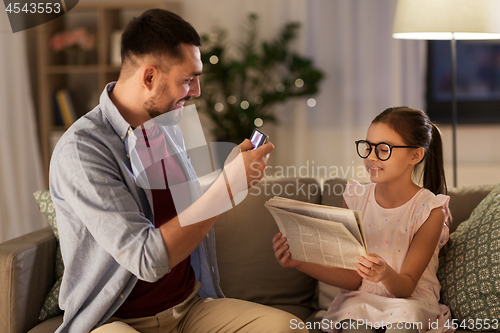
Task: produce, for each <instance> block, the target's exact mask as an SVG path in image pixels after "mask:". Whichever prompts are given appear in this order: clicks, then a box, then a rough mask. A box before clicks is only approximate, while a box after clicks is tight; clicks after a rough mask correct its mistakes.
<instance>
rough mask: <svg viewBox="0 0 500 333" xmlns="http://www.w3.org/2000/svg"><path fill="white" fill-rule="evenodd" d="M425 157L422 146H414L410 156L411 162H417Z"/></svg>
mask: <svg viewBox="0 0 500 333" xmlns="http://www.w3.org/2000/svg"><path fill="white" fill-rule="evenodd" d="M424 157H425V150H424V148H422V147H420V148H416V149H415V150H414V151H413V154H412V156H411V164H415V165H416V164H418V163H420V162H421V161H422V160H423V159H424Z"/></svg>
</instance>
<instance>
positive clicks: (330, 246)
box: [265, 198, 366, 269]
mask: <svg viewBox="0 0 500 333" xmlns="http://www.w3.org/2000/svg"><path fill="white" fill-rule="evenodd" d="M296 203H297V204H296ZM302 204H305V205H302ZM265 206H266V207H267V209H269V211H270V212H271V214H272V215H273V217H274V219H275V220H276V224H277V225H278V227H279V229H280V231H281V233H282V234H283V236H284V237H286V238H287V244H288V245H289V247H290V248H289V252H290V254H291V258H292V259H294V260H299V261H304V262H311V263H316V264H322V265H328V266H335V267H339V268H346V269H356V263H357V262H358V256H360V255H366V247H365V246H364V244H365V242H364V232H363V231H362V229H361V230H360V229H359V228H358V227H357V225H358V222H360V221H357V219H358V218H359V214H358V217H357V218H356V213H355V212H354V211H349V210H347V209H338V208H335V207H328V206H320V205H312V204H307V203H303V202H300V201H296V200H290V199H284V198H273V199H271V200H270V201H268V202H267V203H266V204H265ZM276 206H278V207H276ZM308 206H319V207H308ZM325 208H326V209H325ZM331 208H333V209H331ZM292 210H293V211H292ZM358 213H359V212H358ZM346 224H347V226H346ZM348 227H349V228H348ZM349 229H351V230H354V234H356V235H357V236H358V237H355V236H354V235H353V232H351V230H349Z"/></svg>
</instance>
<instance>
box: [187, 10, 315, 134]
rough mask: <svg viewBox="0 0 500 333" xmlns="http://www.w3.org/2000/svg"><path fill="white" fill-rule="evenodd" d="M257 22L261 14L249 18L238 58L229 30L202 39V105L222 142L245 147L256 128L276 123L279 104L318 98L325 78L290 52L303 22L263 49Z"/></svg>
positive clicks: (289, 27)
mask: <svg viewBox="0 0 500 333" xmlns="http://www.w3.org/2000/svg"><path fill="white" fill-rule="evenodd" d="M257 21H258V17H257V15H256V14H250V15H248V20H247V25H246V33H245V34H246V36H245V37H244V39H243V42H242V43H241V45H239V48H238V49H237V50H236V54H235V56H231V54H230V53H231V51H232V50H230V49H229V45H228V43H227V41H226V37H227V32H226V30H223V29H218V30H216V31H215V32H214V33H212V34H210V35H207V34H205V35H202V40H203V48H202V62H203V65H204V74H203V76H202V81H203V83H202V88H203V91H202V94H201V96H200V98H199V100H198V102H197V105H198V107H199V108H200V109H201V111H202V112H204V113H206V114H207V115H208V116H209V118H210V119H211V120H212V122H213V129H212V134H213V135H214V136H215V138H216V139H217V141H228V142H235V143H240V142H241V141H243V140H244V139H245V138H248V137H249V135H250V134H251V133H252V130H253V129H254V128H255V127H260V126H262V124H263V123H264V122H271V123H276V122H277V118H276V116H275V106H276V105H277V104H278V103H283V102H285V101H287V100H289V99H290V98H293V97H299V96H313V95H314V94H316V93H317V92H318V85H319V82H320V81H321V80H322V78H323V76H324V75H323V73H322V72H321V71H320V70H319V69H317V68H315V67H314V65H313V62H312V60H310V59H307V58H305V57H302V56H301V55H299V54H297V53H296V52H293V51H291V50H290V44H291V43H292V41H293V40H294V39H295V38H296V36H297V30H298V29H299V27H300V25H299V24H298V23H288V24H285V26H284V27H283V28H282V30H281V31H280V33H279V34H278V35H277V37H275V38H274V39H272V40H270V41H264V42H261V43H260V45H257ZM233 53H234V52H233Z"/></svg>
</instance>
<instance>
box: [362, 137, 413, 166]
mask: <svg viewBox="0 0 500 333" xmlns="http://www.w3.org/2000/svg"><path fill="white" fill-rule="evenodd" d="M362 142H363V143H364V142H366V143H367V144H368V145H369V147H370V152H369V153H368V155H366V157H363V156H361V155H360V154H359V149H358V146H359V144H360V143H362ZM354 143H355V144H356V153H358V156H359V157H361V158H363V159H365V158H368V157H369V156H370V154H371V153H372V151H373V148H372V146H373V147H375V155H376V156H377V158H378V159H379V160H381V161H383V162H385V161H387V160H388V159H389V158H391V156H392V149H393V148H420V147H418V146H393V145H390V144H388V143H386V142H379V143H371V142H370V141H367V140H357V141H355V142H354ZM379 145H386V146H388V147H389V148H390V151H389V156H388V157H387V158H386V159H381V158H380V156H378V150H377V147H378V146H379Z"/></svg>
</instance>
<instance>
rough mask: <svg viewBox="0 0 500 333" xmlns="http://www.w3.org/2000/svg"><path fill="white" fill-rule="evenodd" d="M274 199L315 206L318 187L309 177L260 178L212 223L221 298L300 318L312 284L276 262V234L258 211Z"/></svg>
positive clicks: (271, 221) (312, 293) (269, 220)
mask: <svg viewBox="0 0 500 333" xmlns="http://www.w3.org/2000/svg"><path fill="white" fill-rule="evenodd" d="M274 196H282V197H287V198H291V199H296V200H301V201H306V202H312V203H319V202H320V197H321V193H320V185H319V184H318V182H317V181H316V180H314V179H279V180H262V181H261V182H260V183H259V184H258V185H257V186H255V187H254V188H252V189H251V190H250V191H249V194H248V196H247V197H246V198H245V200H244V201H243V202H242V203H240V204H239V205H238V206H236V207H235V208H233V209H231V210H229V211H227V212H225V213H224V214H222V215H221V216H220V217H219V219H218V220H217V222H216V223H215V235H216V241H217V242H216V244H217V260H218V265H219V272H220V277H221V282H220V284H221V288H222V291H223V292H224V293H225V295H226V296H227V297H231V298H238V299H244V300H248V301H253V302H257V303H261V304H265V305H270V306H275V307H278V308H282V309H286V310H287V311H289V312H291V313H293V314H294V315H296V316H297V317H299V318H301V319H304V318H306V317H307V316H309V315H310V313H311V310H312V302H313V299H314V296H315V293H316V287H317V281H316V280H315V279H313V278H311V277H310V276H308V275H306V274H304V273H301V272H299V271H297V270H295V269H292V268H283V267H281V266H280V265H279V263H278V262H277V261H276V258H275V257H274V251H273V249H272V242H271V239H272V238H273V236H274V235H275V234H276V233H277V232H279V230H278V226H277V225H276V222H275V221H274V219H273V217H272V215H271V213H269V211H268V210H267V209H266V208H265V207H264V203H265V202H266V201H267V200H268V199H270V198H271V197H274ZM297 305H298V306H300V307H297ZM291 306H294V307H291Z"/></svg>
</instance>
